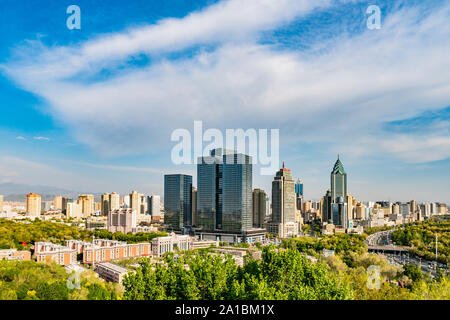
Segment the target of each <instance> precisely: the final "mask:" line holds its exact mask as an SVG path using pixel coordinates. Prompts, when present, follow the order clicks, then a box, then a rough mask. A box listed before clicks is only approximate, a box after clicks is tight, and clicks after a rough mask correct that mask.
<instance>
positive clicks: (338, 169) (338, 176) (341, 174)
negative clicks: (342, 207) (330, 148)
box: [331, 156, 347, 202]
mask: <svg viewBox="0 0 450 320" xmlns="http://www.w3.org/2000/svg"><path fill="white" fill-rule="evenodd" d="M339 197H342V198H343V199H346V197H347V173H346V172H345V170H344V166H343V165H342V162H341V160H340V159H339V156H338V159H337V160H336V163H335V164H334V167H333V171H331V201H333V202H338V201H337V200H338V198H339ZM345 201H346V200H345Z"/></svg>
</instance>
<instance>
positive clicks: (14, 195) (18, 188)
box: [0, 183, 100, 201]
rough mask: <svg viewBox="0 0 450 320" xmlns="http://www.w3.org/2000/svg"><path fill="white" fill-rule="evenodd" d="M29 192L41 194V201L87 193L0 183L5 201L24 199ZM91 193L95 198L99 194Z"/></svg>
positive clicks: (49, 187) (0, 191)
mask: <svg viewBox="0 0 450 320" xmlns="http://www.w3.org/2000/svg"><path fill="white" fill-rule="evenodd" d="M30 192H33V193H37V194H39V195H41V197H42V200H43V201H49V200H53V198H54V197H55V196H65V197H70V198H75V199H76V198H78V195H79V194H81V193H88V192H78V191H73V190H67V189H63V188H58V187H51V186H42V185H35V186H31V185H25V184H17V183H0V194H1V195H3V196H4V198H5V201H25V197H26V195H27V194H28V193H30ZM91 194H93V195H94V196H95V197H96V198H97V197H98V196H100V194H99V193H91Z"/></svg>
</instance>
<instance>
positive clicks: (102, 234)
mask: <svg viewBox="0 0 450 320" xmlns="http://www.w3.org/2000/svg"><path fill="white" fill-rule="evenodd" d="M91 234H92V235H93V236H95V237H96V238H97V239H110V240H119V241H125V242H127V243H139V242H151V241H152V240H153V239H154V238H157V237H164V236H167V233H166V232H138V233H135V234H133V233H131V232H129V233H127V234H125V233H122V232H115V233H113V232H109V231H108V230H104V229H102V230H96V231H93V232H92V233H91Z"/></svg>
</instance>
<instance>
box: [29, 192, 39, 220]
mask: <svg viewBox="0 0 450 320" xmlns="http://www.w3.org/2000/svg"><path fill="white" fill-rule="evenodd" d="M26 214H27V216H34V217H36V216H40V214H41V196H40V195H38V194H34V193H29V194H27V212H26Z"/></svg>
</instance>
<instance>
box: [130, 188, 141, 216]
mask: <svg viewBox="0 0 450 320" xmlns="http://www.w3.org/2000/svg"><path fill="white" fill-rule="evenodd" d="M140 202H141V201H140V198H139V193H138V192H137V191H134V190H133V191H131V193H130V208H131V210H134V211H136V214H139V213H141V206H140Z"/></svg>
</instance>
